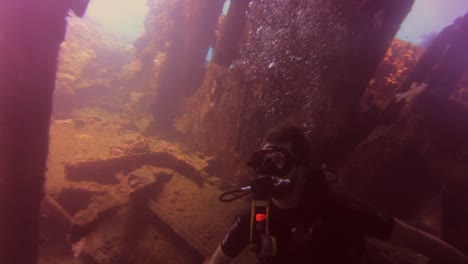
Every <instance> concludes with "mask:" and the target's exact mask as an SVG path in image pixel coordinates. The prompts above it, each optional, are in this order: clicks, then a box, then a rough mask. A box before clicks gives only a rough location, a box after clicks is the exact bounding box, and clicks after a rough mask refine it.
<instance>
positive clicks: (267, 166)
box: [247, 146, 294, 177]
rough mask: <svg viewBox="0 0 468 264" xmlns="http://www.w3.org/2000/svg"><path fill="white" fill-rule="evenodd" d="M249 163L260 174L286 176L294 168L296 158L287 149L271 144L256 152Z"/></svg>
mask: <svg viewBox="0 0 468 264" xmlns="http://www.w3.org/2000/svg"><path fill="white" fill-rule="evenodd" d="M247 165H248V166H250V167H252V168H253V169H254V171H255V172H256V173H257V174H259V175H267V176H278V177H284V176H286V175H287V174H288V173H289V171H290V170H291V169H292V167H293V165H294V160H293V158H292V156H291V154H289V152H288V151H286V150H285V149H283V148H280V147H276V146H271V147H268V148H266V149H262V150H259V151H257V152H254V153H253V154H252V158H251V160H250V162H249V163H247Z"/></svg>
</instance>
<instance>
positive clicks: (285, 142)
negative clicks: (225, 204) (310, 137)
mask: <svg viewBox="0 0 468 264" xmlns="http://www.w3.org/2000/svg"><path fill="white" fill-rule="evenodd" d="M310 158H311V148H310V145H309V143H308V141H307V139H306V136H305V134H304V131H303V129H302V128H301V127H298V126H295V125H291V124H283V125H280V126H278V127H276V128H274V129H272V130H271V131H270V132H269V133H267V135H266V136H265V139H264V142H263V144H262V148H261V150H259V151H257V152H255V153H254V154H253V155H252V159H251V161H250V162H249V166H251V167H252V168H253V169H254V170H255V172H256V176H255V177H253V179H252V183H251V186H248V187H244V188H242V189H239V190H236V191H245V190H247V191H248V192H251V193H252V194H253V201H252V206H251V207H249V208H246V210H245V211H243V212H241V213H240V214H239V215H238V216H237V217H236V218H235V220H234V221H233V223H232V225H231V226H230V228H229V230H228V232H227V234H226V236H225V238H224V239H223V240H222V242H221V244H220V245H219V246H218V248H217V249H216V251H215V252H214V254H213V256H212V257H211V260H210V262H209V263H211V264H220V263H229V262H230V261H231V260H233V259H234V258H235V257H236V256H237V255H238V254H239V253H240V252H241V251H242V250H243V249H244V248H245V247H246V246H247V245H249V244H250V245H251V248H252V250H253V251H254V252H255V253H256V256H257V259H258V261H259V263H317V264H319V263H327V264H335V263H336V264H337V263H340V264H342V263H352V264H358V263H359V264H361V263H368V260H367V258H366V252H365V250H366V237H374V238H376V239H379V240H383V241H388V242H389V243H392V244H395V245H398V246H401V247H405V248H411V249H414V250H415V251H417V252H420V253H421V254H423V255H425V256H427V257H429V258H431V261H433V263H452V264H456V263H458V264H462V263H464V264H468V259H467V258H466V257H465V256H464V255H463V254H462V253H460V252H459V251H457V250H456V249H455V248H454V247H452V246H450V245H449V244H447V243H445V242H443V241H442V240H440V239H438V238H436V237H434V236H432V235H430V234H427V233H425V232H423V231H420V230H418V229H416V228H413V227H411V226H408V225H407V224H405V223H403V222H402V221H400V220H398V219H396V218H394V217H391V216H389V215H387V214H386V213H384V212H381V211H380V210H378V209H376V208H373V207H372V206H370V205H367V204H365V203H363V202H362V201H360V200H358V199H355V198H351V197H350V196H347V195H344V194H339V193H337V192H336V191H334V190H332V189H331V187H330V186H329V185H330V184H329V182H328V181H327V180H326V177H325V173H324V171H323V170H322V169H321V170H316V171H314V170H313V169H312V165H311V162H310ZM232 193H233V192H227V193H225V194H232ZM225 194H223V195H225ZM244 194H245V193H244ZM244 194H243V195H244ZM223 195H222V196H221V197H220V200H221V201H223V199H222V198H223ZM243 195H240V196H243ZM240 196H237V197H235V198H238V197H240ZM231 200H234V199H230V200H224V201H231Z"/></svg>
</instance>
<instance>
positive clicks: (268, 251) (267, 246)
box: [260, 235, 274, 258]
mask: <svg viewBox="0 0 468 264" xmlns="http://www.w3.org/2000/svg"><path fill="white" fill-rule="evenodd" d="M261 240H262V250H261V251H260V254H261V255H262V257H266V258H268V257H272V256H273V255H274V252H273V238H272V237H271V236H268V235H262V238H261Z"/></svg>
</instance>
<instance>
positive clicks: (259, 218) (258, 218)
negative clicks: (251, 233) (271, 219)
mask: <svg viewBox="0 0 468 264" xmlns="http://www.w3.org/2000/svg"><path fill="white" fill-rule="evenodd" d="M265 219H266V215H265V214H257V215H255V220H257V222H262V221H265Z"/></svg>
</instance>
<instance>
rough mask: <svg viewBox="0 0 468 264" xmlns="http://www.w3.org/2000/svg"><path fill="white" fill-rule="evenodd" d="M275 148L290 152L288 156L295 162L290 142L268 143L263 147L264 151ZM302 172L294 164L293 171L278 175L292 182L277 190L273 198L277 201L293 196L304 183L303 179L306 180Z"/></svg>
mask: <svg viewBox="0 0 468 264" xmlns="http://www.w3.org/2000/svg"><path fill="white" fill-rule="evenodd" d="M274 148H281V149H283V150H284V151H286V152H288V154H289V155H290V156H291V157H292V158H293V160H295V159H296V157H295V156H294V155H293V152H292V145H291V143H289V142H275V143H273V142H266V143H265V144H264V145H263V147H262V150H268V149H274ZM302 172H303V170H302V169H301V167H299V166H297V164H296V163H295V162H293V163H292V167H291V169H290V170H289V172H288V173H287V174H286V175H282V176H281V175H276V177H277V178H281V179H288V180H289V181H290V184H287V185H285V186H282V187H281V188H277V192H276V195H274V196H273V197H274V198H277V199H282V198H285V197H287V196H288V195H291V194H292V193H293V192H294V191H295V190H296V189H298V186H299V185H300V184H301V183H302V182H303V181H302V179H303V178H304V177H303V173H302Z"/></svg>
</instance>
